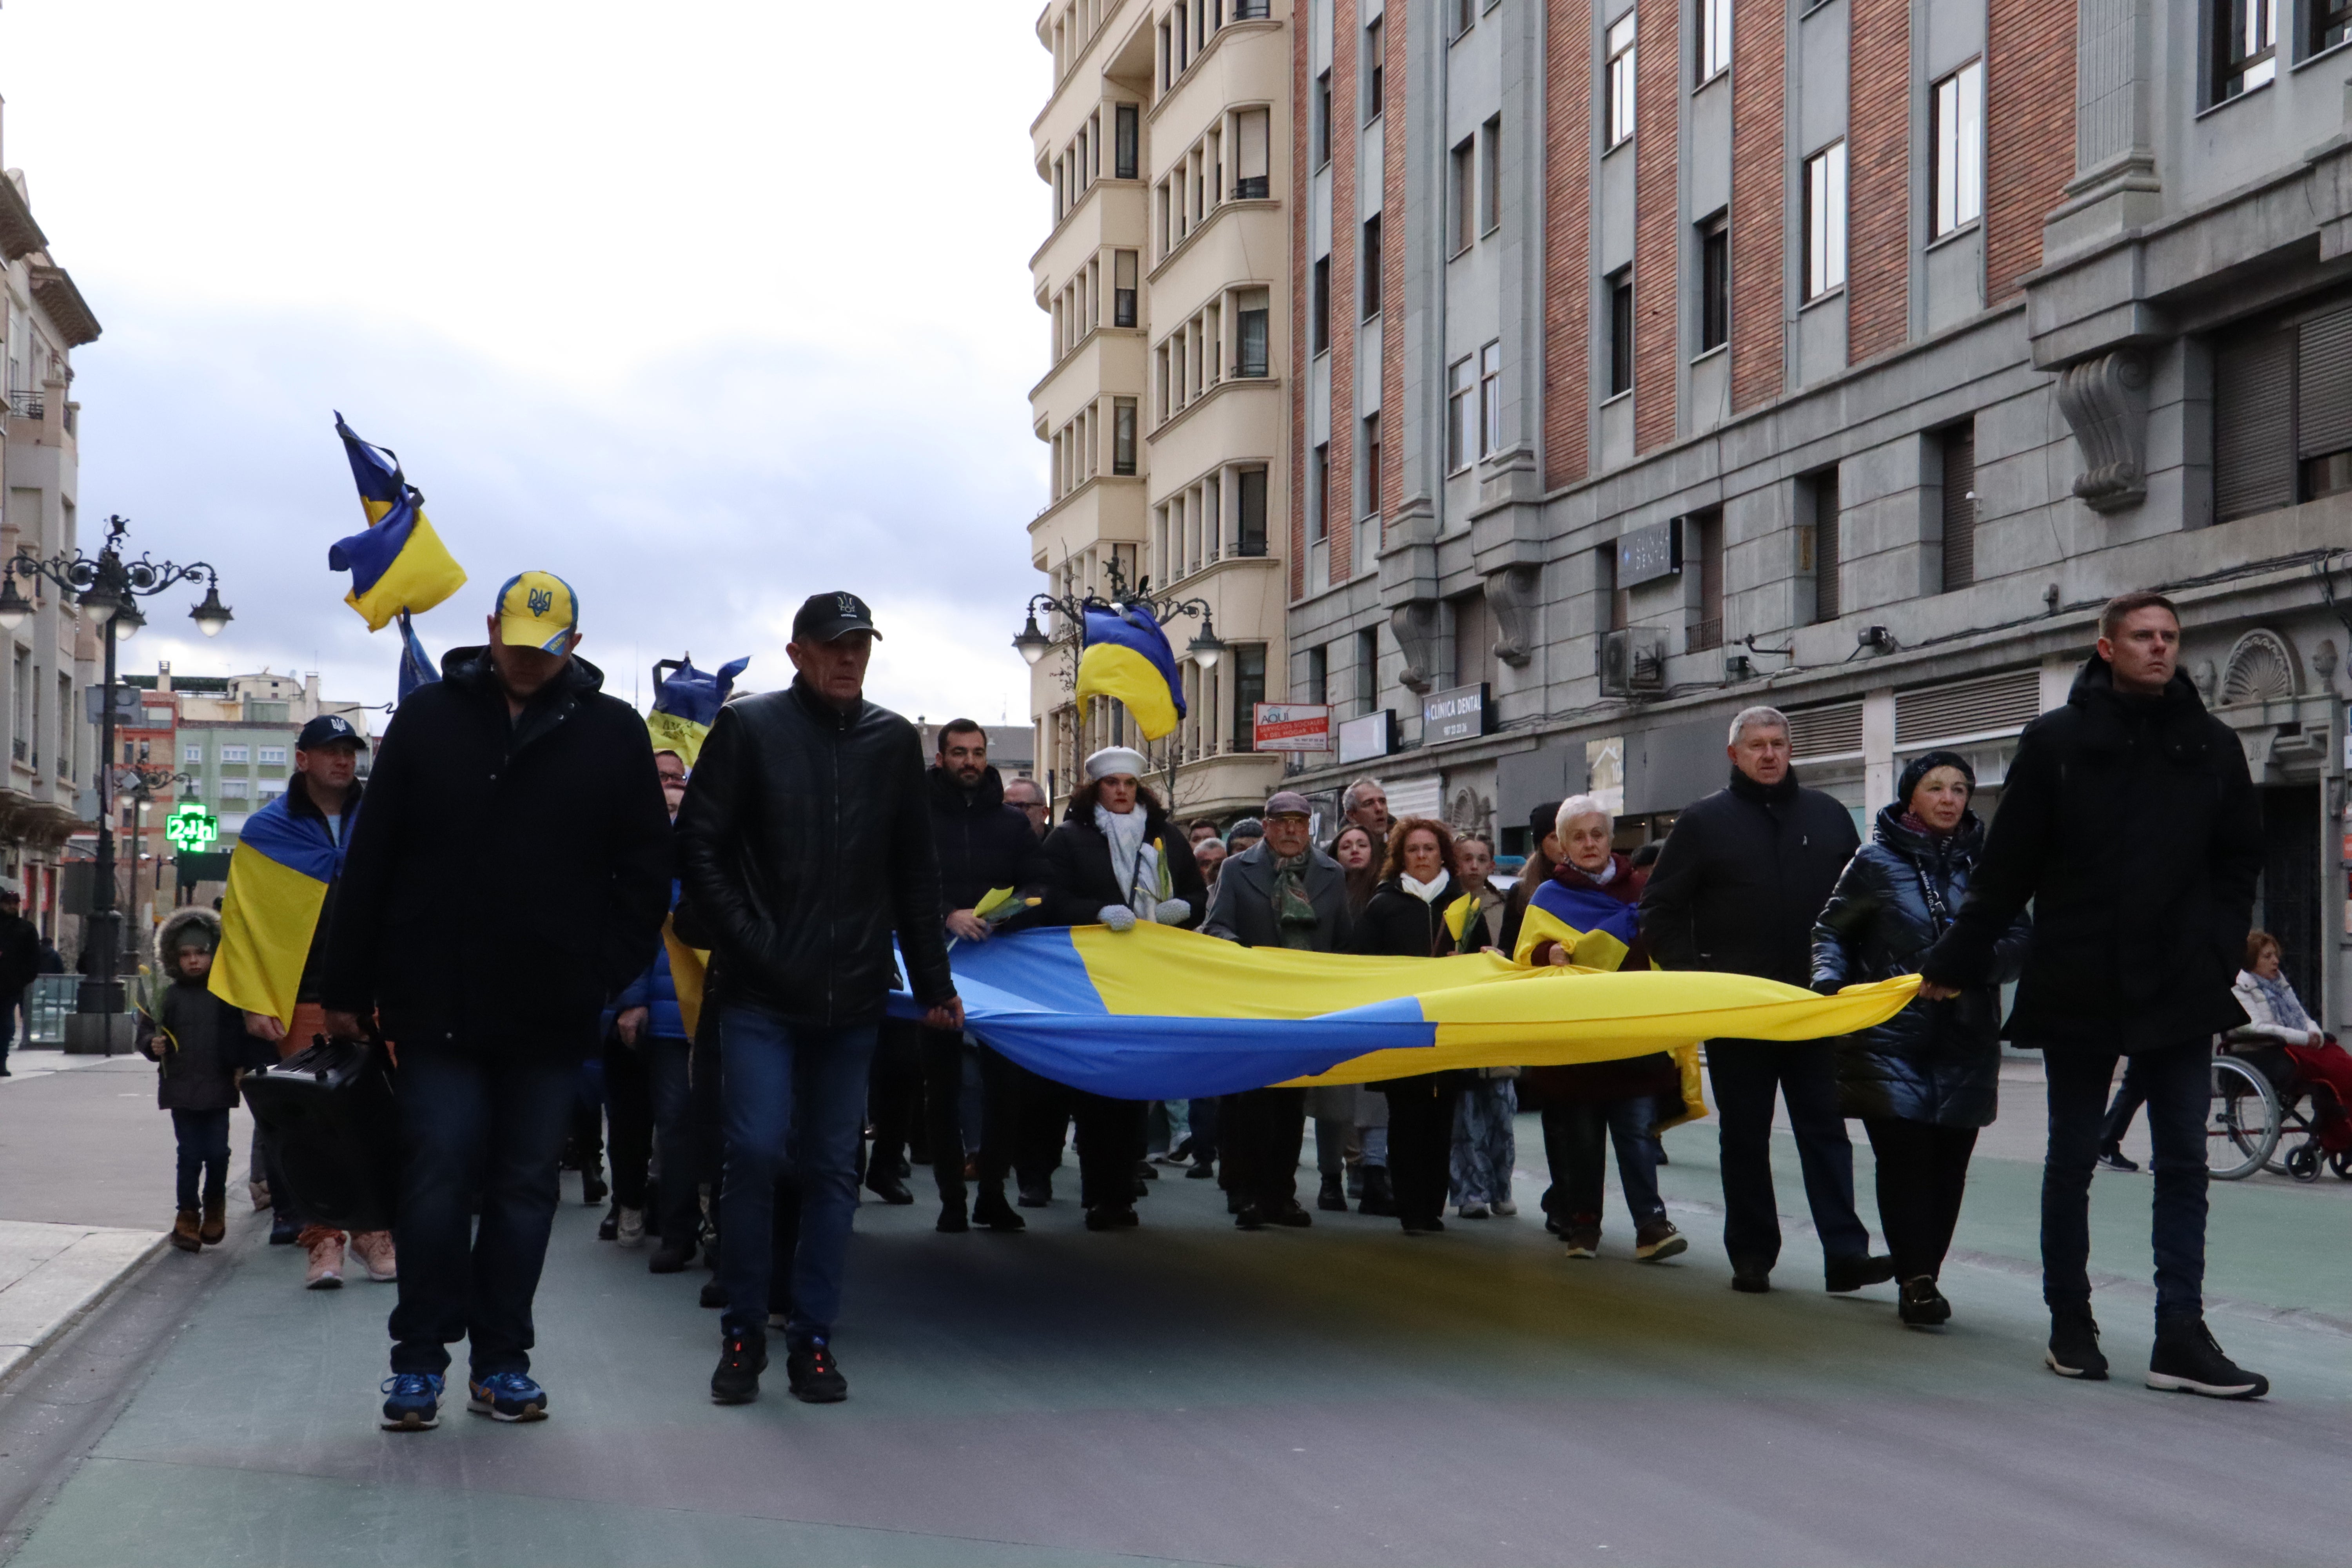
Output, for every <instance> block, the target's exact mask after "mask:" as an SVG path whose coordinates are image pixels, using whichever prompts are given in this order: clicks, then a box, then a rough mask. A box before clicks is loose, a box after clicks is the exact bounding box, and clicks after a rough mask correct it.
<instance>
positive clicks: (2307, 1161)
mask: <svg viewBox="0 0 2352 1568" xmlns="http://www.w3.org/2000/svg"><path fill="white" fill-rule="evenodd" d="M2286 1173H2287V1174H2288V1175H2290V1176H2293V1177H2294V1179H2295V1180H2296V1181H2298V1182H2315V1181H2317V1180H2319V1145H2318V1144H2316V1143H2315V1142H2312V1141H2311V1140H2310V1139H2308V1138H2306V1139H2305V1140H2304V1141H2303V1142H2301V1143H2299V1144H2297V1145H2296V1146H2295V1147H2294V1149H2292V1150H2290V1151H2289V1152H2288V1153H2287V1157H2286Z"/></svg>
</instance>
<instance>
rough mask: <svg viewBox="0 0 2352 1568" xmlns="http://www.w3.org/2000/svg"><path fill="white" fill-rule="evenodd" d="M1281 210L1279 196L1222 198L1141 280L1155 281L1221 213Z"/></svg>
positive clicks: (1287, 284) (1286, 283)
mask: <svg viewBox="0 0 2352 1568" xmlns="http://www.w3.org/2000/svg"><path fill="white" fill-rule="evenodd" d="M1281 210H1282V198H1281V197H1280V196H1232V197H1229V198H1227V199H1226V200H1224V201H1221V202H1219V203H1218V204H1217V205H1215V206H1213V207H1211V208H1210V209H1209V216H1206V217H1204V218H1202V220H1201V221H1200V222H1198V223H1196V224H1194V225H1193V226H1192V227H1191V228H1190V229H1189V230H1187V231H1186V232H1185V235H1184V237H1183V238H1181V239H1180V240H1178V241H1177V242H1176V247H1175V248H1174V249H1173V250H1171V251H1170V252H1169V253H1168V254H1167V255H1165V256H1163V257H1161V258H1160V259H1159V260H1158V261H1157V262H1156V263H1154V264H1153V266H1152V268H1151V270H1150V271H1149V272H1147V273H1145V274H1144V275H1143V280H1144V281H1145V282H1146V283H1157V282H1159V281H1160V274H1161V273H1163V272H1166V271H1167V270H1168V269H1169V268H1171V267H1173V266H1175V265H1176V263H1177V260H1178V258H1181V257H1182V256H1183V254H1184V253H1185V252H1186V251H1188V250H1190V249H1192V242H1193V241H1194V240H1196V239H1198V238H1200V237H1202V235H1204V234H1206V233H1208V232H1209V231H1210V230H1211V229H1213V228H1214V227H1216V226H1217V220H1218V219H1219V218H1221V217H1223V216H1225V215H1226V214H1227V213H1230V212H1280V211H1281ZM1288 286H1289V282H1288V279H1285V280H1284V281H1283V282H1281V283H1274V284H1255V283H1251V284H1235V285H1229V287H1236V288H1276V289H1279V288H1287V287H1288Z"/></svg>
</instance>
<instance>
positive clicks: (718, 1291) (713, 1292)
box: [700, 1279, 727, 1312]
mask: <svg viewBox="0 0 2352 1568" xmlns="http://www.w3.org/2000/svg"><path fill="white" fill-rule="evenodd" d="M700 1300H701V1302H702V1305H703V1306H704V1308H705V1309H707V1310H710V1311H714V1312H715V1311H717V1310H719V1309H720V1308H721V1307H724V1306H725V1305H727V1287H726V1286H724V1285H721V1284H720V1283H719V1281H718V1280H716V1279H705V1280H704V1281H703V1282H702V1295H701V1298H700Z"/></svg>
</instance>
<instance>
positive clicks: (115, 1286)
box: [0, 1221, 171, 1395]
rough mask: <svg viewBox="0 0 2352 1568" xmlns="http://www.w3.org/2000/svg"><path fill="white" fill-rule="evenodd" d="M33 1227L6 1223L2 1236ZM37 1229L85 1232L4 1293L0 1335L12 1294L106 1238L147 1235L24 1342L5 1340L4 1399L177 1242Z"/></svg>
mask: <svg viewBox="0 0 2352 1568" xmlns="http://www.w3.org/2000/svg"><path fill="white" fill-rule="evenodd" d="M27 1224H29V1222H18V1221H8V1222H0V1237H5V1235H6V1234H7V1233H8V1232H9V1231H10V1230H12V1229H15V1228H16V1227H18V1226H25V1225H27ZM37 1228H39V1229H41V1230H47V1231H63V1230H79V1231H80V1232H81V1235H80V1237H79V1238H77V1239H76V1240H74V1241H71V1242H68V1244H67V1245H66V1246H64V1247H60V1248H58V1251H57V1252H55V1253H53V1254H51V1255H50V1256H48V1257H47V1258H43V1259H42V1260H41V1261H40V1262H39V1263H37V1264H36V1265H35V1266H34V1267H33V1268H30V1269H28V1270H26V1273H25V1274H24V1275H22V1276H20V1277H19V1278H18V1279H16V1280H15V1281H13V1282H12V1283H11V1285H10V1286H9V1287H8V1289H0V1332H5V1331H6V1330H5V1318H6V1312H5V1302H6V1300H7V1295H8V1291H9V1290H13V1289H21V1288H23V1287H24V1285H25V1284H26V1281H28V1280H31V1279H34V1278H35V1277H36V1276H37V1275H39V1274H40V1273H41V1272H42V1271H43V1270H45V1269H47V1268H49V1267H50V1266H51V1265H53V1264H55V1263H57V1262H58V1259H60V1258H65V1257H66V1256H67V1254H68V1253H70V1252H72V1251H73V1250H74V1249H75V1248H76V1247H80V1246H82V1245H83V1244H84V1243H86V1242H89V1241H92V1240H94V1239H99V1238H104V1240H105V1241H106V1242H108V1243H111V1242H113V1241H114V1239H115V1238H118V1237H120V1238H124V1239H125V1240H127V1239H128V1238H131V1237H144V1241H143V1244H142V1245H140V1246H139V1247H137V1248H136V1250H130V1249H128V1248H124V1249H123V1253H124V1255H122V1256H120V1257H119V1258H116V1259H114V1260H113V1261H112V1267H111V1268H110V1269H109V1270H108V1271H107V1272H106V1273H105V1274H104V1275H103V1277H96V1278H93V1279H90V1280H89V1281H88V1282H87V1283H86V1284H85V1285H84V1286H83V1288H82V1289H80V1290H79V1293H78V1294H75V1295H73V1296H71V1297H70V1298H69V1299H68V1300H66V1301H65V1302H64V1303H63V1310H58V1311H53V1312H50V1313H49V1314H48V1315H47V1317H45V1318H44V1319H42V1320H41V1321H40V1322H39V1324H38V1326H37V1328H35V1330H34V1331H32V1332H31V1333H29V1334H27V1335H25V1336H24V1337H22V1338H16V1337H11V1338H9V1339H7V1340H6V1341H5V1342H0V1395H4V1394H5V1393H6V1392H7V1390H8V1389H9V1388H10V1386H11V1385H13V1384H15V1383H16V1379H17V1378H18V1377H19V1376H20V1375H21V1374H22V1373H24V1372H25V1371H26V1369H27V1368H29V1367H31V1366H33V1365H34V1364H35V1363H37V1362H38V1361H39V1360H40V1359H41V1357H42V1355H43V1354H44V1353H45V1352H47V1350H48V1349H49V1347H50V1346H52V1345H54V1344H56V1343H57V1342H58V1340H60V1339H62V1338H64V1337H65V1335H66V1334H68V1332H70V1331H72V1330H73V1329H74V1328H75V1327H76V1326H77V1325H79V1323H80V1322H81V1321H83V1320H84V1319H86V1318H88V1317H89V1315H90V1314H91V1313H92V1312H94V1311H96V1310H98V1309H99V1308H100V1307H101V1306H103V1305H105V1304H106V1302H107V1301H109V1300H111V1299H112V1298H113V1296H114V1294H115V1292H116V1291H117V1290H119V1289H121V1287H122V1285H123V1283H124V1282H125V1281H127V1280H128V1279H130V1278H131V1276H132V1275H134V1274H136V1273H138V1272H139V1271H140V1270H141V1269H142V1268H145V1267H146V1266H147V1265H148V1264H149V1263H150V1262H151V1261H152V1260H153V1259H154V1258H155V1257H156V1255H157V1254H159V1253H161V1252H162V1251H163V1249H164V1247H165V1246H166V1245H167V1244H168V1243H169V1241H170V1239H171V1237H170V1235H169V1233H167V1232H162V1231H156V1232H152V1233H151V1232H144V1231H131V1230H121V1229H114V1228H110V1227H108V1226H38V1227H37ZM101 1249H102V1250H108V1251H112V1250H114V1248H113V1247H111V1246H106V1247H102V1248H101ZM68 1289H72V1287H71V1286H68Z"/></svg>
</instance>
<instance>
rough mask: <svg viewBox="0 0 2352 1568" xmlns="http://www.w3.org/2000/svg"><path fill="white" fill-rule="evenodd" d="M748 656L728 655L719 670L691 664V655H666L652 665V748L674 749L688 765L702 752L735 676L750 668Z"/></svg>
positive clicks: (648, 719) (649, 728)
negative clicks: (685, 656)
mask: <svg viewBox="0 0 2352 1568" xmlns="http://www.w3.org/2000/svg"><path fill="white" fill-rule="evenodd" d="M750 666H751V660H750V659H749V658H737V659H730V660H729V661H728V662H727V663H725V664H722V665H720V666H719V673H718V674H716V675H713V674H711V673H710V672H709V671H708V670H701V669H697V668H694V660H693V658H692V657H691V656H689V657H688V658H666V659H663V660H662V661H661V662H660V663H658V664H656V665H655V666H654V710H653V711H652V712H650V713H648V714H646V730H647V731H649V732H650V733H651V734H652V735H653V738H654V750H656V751H657V752H677V754H678V760H679V761H681V762H683V763H686V765H687V766H688V767H689V768H690V767H692V766H694V762H695V759H696V758H697V757H698V756H700V755H701V754H702V742H703V739H704V737H706V736H708V735H709V733H710V726H711V725H712V724H713V723H714V722H716V721H717V720H718V718H719V709H720V708H722V707H724V706H725V705H726V702H727V694H728V693H729V692H730V691H731V690H733V689H734V688H735V678H736V677H737V676H739V675H740V674H742V673H743V671H744V670H745V669H747V668H750ZM665 671H667V672H669V673H664V672H665Z"/></svg>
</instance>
